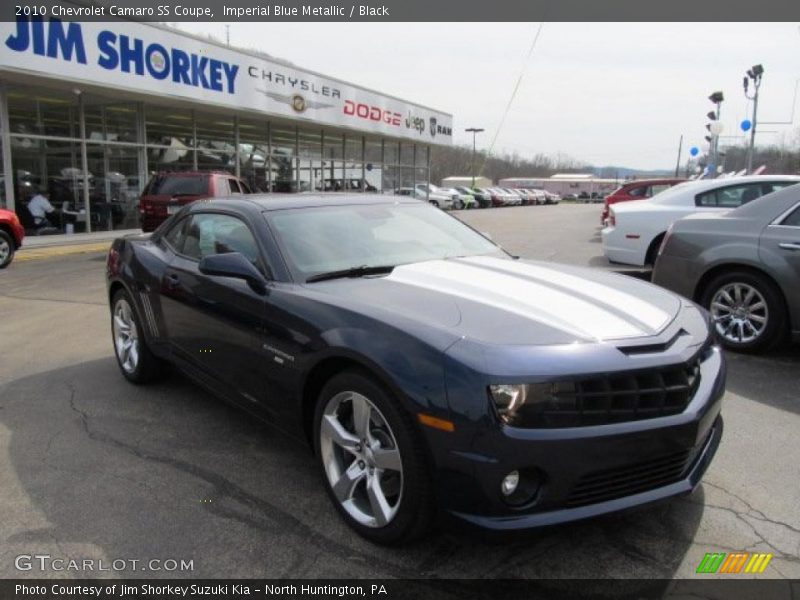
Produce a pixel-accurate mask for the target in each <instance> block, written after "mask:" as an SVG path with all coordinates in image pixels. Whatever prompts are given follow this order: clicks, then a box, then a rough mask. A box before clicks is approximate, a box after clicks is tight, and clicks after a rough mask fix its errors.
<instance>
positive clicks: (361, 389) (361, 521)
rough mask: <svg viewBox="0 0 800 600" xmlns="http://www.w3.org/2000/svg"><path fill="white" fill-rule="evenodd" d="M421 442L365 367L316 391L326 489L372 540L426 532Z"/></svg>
mask: <svg viewBox="0 0 800 600" xmlns="http://www.w3.org/2000/svg"><path fill="white" fill-rule="evenodd" d="M359 423H360V424H359ZM422 444H423V443H422V440H421V437H420V435H419V432H418V431H417V430H416V429H415V427H414V424H413V422H412V421H411V418H410V416H409V415H408V414H407V413H406V412H404V410H403V409H402V408H401V407H400V404H399V402H398V401H397V399H396V398H394V397H393V396H392V394H391V393H390V392H388V391H387V390H386V389H385V388H384V387H383V386H382V385H380V384H379V383H378V382H377V381H376V380H375V379H373V378H372V377H370V376H369V374H367V373H366V372H364V371H361V370H347V371H343V372H342V373H339V374H338V375H336V376H334V377H333V378H332V379H331V380H330V381H328V383H327V384H325V387H324V388H323V389H322V392H321V393H320V395H319V399H318V401H317V406H316V411H315V415H314V446H315V450H316V454H317V458H318V460H319V465H320V469H321V471H322V477H323V480H324V482H325V489H326V490H327V492H328V495H329V496H330V498H331V500H332V502H333V504H334V506H335V507H336V509H337V510H338V511H339V514H340V515H341V516H342V518H343V519H344V520H345V522H346V523H347V524H348V525H349V526H350V527H351V528H353V529H354V530H355V531H356V532H357V533H358V534H359V535H361V536H362V537H364V538H366V539H368V540H370V541H371V542H375V543H377V544H384V545H396V544H402V543H407V542H410V541H412V540H415V539H418V538H420V537H422V536H423V535H425V534H427V533H428V531H429V529H430V525H431V523H432V521H433V515H434V512H435V508H434V502H433V492H432V489H433V486H432V483H431V478H430V474H429V468H428V461H427V460H426V456H425V452H424V450H423V445H422Z"/></svg>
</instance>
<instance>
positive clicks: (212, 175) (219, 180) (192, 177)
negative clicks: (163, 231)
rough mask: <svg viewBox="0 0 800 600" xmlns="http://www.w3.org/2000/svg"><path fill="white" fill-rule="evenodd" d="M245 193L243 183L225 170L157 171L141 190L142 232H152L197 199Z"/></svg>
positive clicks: (246, 190)
mask: <svg viewBox="0 0 800 600" xmlns="http://www.w3.org/2000/svg"><path fill="white" fill-rule="evenodd" d="M249 193H250V188H249V187H248V186H247V184H246V183H245V182H244V181H242V180H241V179H238V178H237V177H234V176H233V175H231V174H230V173H228V172H227V171H180V172H167V173H157V174H156V175H153V177H152V178H151V179H150V181H149V182H148V183H147V185H146V186H145V188H144V190H142V197H141V199H140V200H139V215H140V216H141V219H142V231H155V229H156V227H158V226H159V225H161V223H163V222H164V221H166V220H167V218H168V217H169V216H170V215H172V214H174V213H176V212H178V210H179V209H180V208H181V206H185V205H186V204H191V203H192V202H196V201H197V200H204V199H208V198H226V197H228V196H240V195H242V194H249Z"/></svg>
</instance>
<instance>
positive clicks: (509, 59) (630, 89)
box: [179, 23, 800, 169]
mask: <svg viewBox="0 0 800 600" xmlns="http://www.w3.org/2000/svg"><path fill="white" fill-rule="evenodd" d="M179 27H182V28H184V29H186V30H188V31H191V32H194V33H212V34H214V35H216V36H218V37H219V38H220V39H224V38H225V24H223V23H181V24H180V25H179ZM537 27H538V23H453V24H450V23H387V24H379V23H232V24H230V36H231V43H232V44H233V45H239V46H245V47H255V48H259V49H261V50H263V51H264V52H267V53H269V54H271V55H273V56H277V57H281V58H284V59H286V60H289V61H291V62H292V63H294V64H295V65H297V66H299V67H305V68H308V69H311V70H314V71H319V72H321V73H323V74H325V75H330V76H333V77H338V78H341V79H344V80H345V81H348V82H352V83H356V84H360V85H363V86H366V87H369V88H373V89H375V90H378V91H382V92H385V93H388V94H391V95H395V96H399V97H401V98H404V99H407V100H410V101H414V102H418V103H420V104H424V105H427V106H430V107H432V108H437V109H441V110H443V111H445V112H449V113H452V114H453V117H454V125H455V130H454V135H455V141H456V143H467V142H469V143H471V138H468V137H467V135H468V134H465V133H464V132H463V129H464V128H465V127H484V128H485V129H486V130H487V131H486V133H483V134H480V135H479V138H478V140H479V146H480V147H484V148H485V147H487V146H488V145H489V144H490V143H491V140H492V138H493V137H494V134H495V132H496V131H497V127H498V125H499V123H500V119H501V117H502V114H503V111H504V108H505V106H506V104H507V102H508V99H509V96H510V94H511V91H512V89H513V87H514V84H515V82H516V80H517V77H518V76H519V73H520V72H521V71H523V69H524V77H523V81H522V85H521V87H520V89H519V91H518V93H517V96H516V98H515V100H514V103H513V105H512V108H511V111H510V113H509V115H508V118H507V119H506V122H505V125H504V126H503V128H502V130H501V131H500V133H499V136H498V138H497V144H496V146H495V150H497V151H509V152H512V151H516V152H518V153H519V154H521V155H532V154H536V153H545V154H557V153H565V154H568V155H570V156H572V157H574V158H576V159H579V160H582V161H586V162H589V163H592V164H594V165H597V166H603V165H616V166H627V167H634V168H645V169H647V168H672V167H674V165H675V160H676V158H677V148H678V139H679V137H680V135H681V134H683V135H684V136H685V137H684V154H683V156H684V159H685V158H686V152H687V149H688V148H690V147H691V146H701V144H702V143H703V136H704V135H705V134H706V130H705V128H704V126H705V123H706V122H707V121H706V118H705V114H706V113H707V112H708V111H709V110H711V109H712V108H713V106H712V104H711V103H710V102H709V101H708V100H707V97H708V95H709V94H710V93H711V92H713V91H715V90H722V91H723V92H724V93H725V97H726V102H725V103H724V104H723V107H722V114H723V118H722V121H723V123H724V125H725V131H724V132H723V134H722V135H723V136H726V135H743V134H742V132H741V130H740V128H739V123H740V122H741V121H742V120H743V119H744V118H746V117H747V116H748V110H749V109H748V103H747V101H746V100H745V98H744V96H743V92H742V76H743V75H744V72H745V71H746V70H747V69H748V68H749V67H751V66H752V65H754V64H757V63H761V64H763V65H764V69H765V74H764V81H763V84H762V86H761V96H760V100H759V120H763V121H787V120H789V118H790V116H791V114H792V98H793V96H794V90H795V85H796V82H797V80H798V78H800V27H798V24H797V23H773V24H770V23H767V24H763V23H728V24H725V23H721V24H711V23H622V24H618V23H547V24H545V25H544V28H543V30H542V34H541V36H540V38H539V41H538V44H537V45H536V48H535V49H534V51H533V55H532V57H531V59H530V61H528V62H527V63H526V61H525V58H526V55H527V53H528V49H529V47H530V44H531V41H532V40H533V37H534V34H535V32H536V28H537ZM795 112H796V113H797V114H795V122H794V124H793V125H792V126H785V125H784V126H779V125H764V126H763V128H761V129H763V133H759V134H758V135H757V136H756V140H757V142H759V143H769V142H773V141H776V140H779V139H780V138H781V135H783V136H785V138H786V139H787V141H788V140H790V139H795V135H796V134H795V133H794V132H796V131H797V130H798V127H800V107H798V108H797V109H796V111H795ZM768 131H777V132H779V133H777V134H775V133H768ZM731 141H735V140H728V139H723V142H731Z"/></svg>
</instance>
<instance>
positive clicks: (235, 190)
mask: <svg viewBox="0 0 800 600" xmlns="http://www.w3.org/2000/svg"><path fill="white" fill-rule="evenodd" d="M228 185H229V186H231V194H233V195H240V194H241V193H242V189H241V188H240V187H239V182H238V181H236V180H235V179H228Z"/></svg>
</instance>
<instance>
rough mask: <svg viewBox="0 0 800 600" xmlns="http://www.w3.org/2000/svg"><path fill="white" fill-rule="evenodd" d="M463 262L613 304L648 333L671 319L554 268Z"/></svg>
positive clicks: (482, 260) (647, 304) (480, 259)
mask: <svg viewBox="0 0 800 600" xmlns="http://www.w3.org/2000/svg"><path fill="white" fill-rule="evenodd" d="M462 260H463V261H464V262H470V263H474V264H476V265H486V266H487V267H489V268H491V269H495V270H499V271H507V272H509V273H515V274H519V275H521V276H522V277H527V278H529V279H536V280H540V281H543V282H545V284H548V283H550V284H552V285H554V286H558V287H560V288H567V289H574V290H575V291H576V293H579V294H581V295H582V296H588V297H590V298H596V299H597V300H598V301H600V302H602V303H603V304H604V305H607V306H613V307H614V308H616V309H617V311H618V312H623V313H625V314H628V315H630V316H631V318H632V319H635V320H636V321H638V322H640V323H642V324H643V325H645V326H646V327H648V328H649V329H650V330H651V331H652V332H657V331H661V329H662V328H664V327H666V326H667V325H668V324H669V322H670V321H671V320H672V315H670V314H669V313H667V312H666V311H664V310H662V309H660V308H659V307H657V306H655V305H653V304H651V303H650V302H646V301H645V300H642V299H641V298H639V297H637V296H634V295H633V294H626V293H625V292H621V291H619V290H618V289H616V288H613V287H611V286H608V285H603V284H602V283H597V282H596V281H592V280H590V279H584V278H583V277H578V276H576V275H570V274H569V273H562V272H561V271H558V270H557V269H550V268H547V267H542V266H540V265H532V264H529V263H518V262H512V261H510V260H501V259H497V258H490V257H484V256H476V257H474V258H465V259H462Z"/></svg>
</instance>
